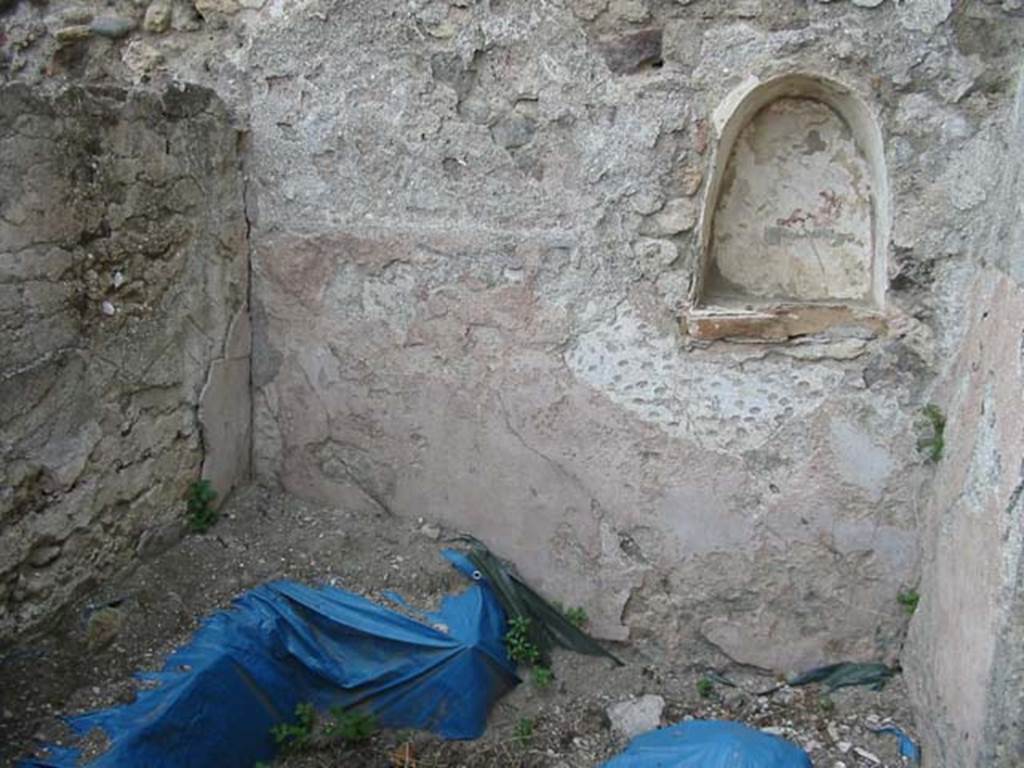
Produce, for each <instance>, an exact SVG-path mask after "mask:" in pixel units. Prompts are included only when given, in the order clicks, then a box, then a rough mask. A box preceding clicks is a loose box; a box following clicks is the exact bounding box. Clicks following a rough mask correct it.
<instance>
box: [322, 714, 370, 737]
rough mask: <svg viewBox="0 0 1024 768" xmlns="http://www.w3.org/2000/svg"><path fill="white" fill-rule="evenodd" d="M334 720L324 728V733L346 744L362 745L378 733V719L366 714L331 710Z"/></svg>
mask: <svg viewBox="0 0 1024 768" xmlns="http://www.w3.org/2000/svg"><path fill="white" fill-rule="evenodd" d="M331 717H333V718H334V720H333V721H332V722H330V723H328V724H327V725H326V726H325V727H324V733H325V734H327V736H328V737H330V738H332V739H341V740H342V741H344V742H345V743H346V744H362V743H363V742H366V741H369V740H370V737H371V736H373V734H374V733H376V731H377V719H376V718H375V717H374V716H373V715H371V714H368V713H366V712H359V711H357V710H354V709H352V710H345V709H343V708H342V707H334V708H333V709H331Z"/></svg>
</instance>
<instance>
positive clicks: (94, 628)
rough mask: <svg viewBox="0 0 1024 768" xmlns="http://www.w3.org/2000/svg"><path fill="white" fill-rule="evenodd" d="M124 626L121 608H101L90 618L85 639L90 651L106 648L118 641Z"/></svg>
mask: <svg viewBox="0 0 1024 768" xmlns="http://www.w3.org/2000/svg"><path fill="white" fill-rule="evenodd" d="M123 625H124V612H123V611H122V610H121V609H119V608H109V607H108V608H100V609H99V610H98V611H95V612H94V613H93V614H92V616H90V617H89V621H88V623H87V624H86V628H85V639H86V643H87V644H88V646H89V650H91V651H98V650H100V649H102V648H106V647H107V646H108V645H110V644H111V643H112V642H114V640H116V639H117V636H118V634H119V633H120V632H121V627H122V626H123Z"/></svg>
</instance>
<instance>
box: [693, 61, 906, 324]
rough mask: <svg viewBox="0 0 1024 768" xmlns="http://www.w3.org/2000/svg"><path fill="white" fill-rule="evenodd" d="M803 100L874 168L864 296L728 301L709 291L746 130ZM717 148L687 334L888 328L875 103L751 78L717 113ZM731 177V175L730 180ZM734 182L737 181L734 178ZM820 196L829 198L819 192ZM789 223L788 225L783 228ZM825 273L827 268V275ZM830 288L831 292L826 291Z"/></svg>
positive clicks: (809, 79) (788, 77)
mask: <svg viewBox="0 0 1024 768" xmlns="http://www.w3.org/2000/svg"><path fill="white" fill-rule="evenodd" d="M789 101H793V102H794V103H795V102H797V101H799V102H802V103H806V104H807V105H815V104H816V105H818V107H819V109H820V107H821V106H824V107H825V108H827V110H828V111H830V113H831V114H833V115H834V116H835V117H836V118H837V119H838V123H837V125H841V126H842V127H843V130H844V131H847V132H848V135H849V136H850V137H851V139H852V144H853V146H855V147H856V151H857V152H858V153H859V158H860V159H861V160H862V161H863V165H864V166H865V167H866V170H867V177H868V178H867V189H868V192H867V196H868V199H869V202H868V206H869V207H868V212H867V216H868V219H867V222H866V224H865V226H867V227H868V229H869V234H868V235H867V236H866V237H865V238H864V242H863V243H862V247H863V248H864V249H865V250H864V253H863V267H862V268H863V269H864V270H865V272H864V274H863V275H861V277H860V279H862V281H863V283H862V290H860V292H859V294H858V295H849V292H847V293H846V294H844V295H837V296H830V295H828V291H827V290H824V291H823V292H822V295H814V296H809V297H803V296H792V295H770V291H769V294H768V295H753V294H752V295H750V296H738V297H735V298H730V299H723V297H722V296H720V295H716V293H715V289H714V288H712V289H711V290H709V288H711V286H710V285H709V284H710V283H711V282H712V281H711V280H709V275H711V274H712V271H713V269H717V264H716V262H715V258H716V229H715V225H716V213H718V210H719V207H720V204H721V203H722V200H723V190H727V189H728V186H729V184H731V183H733V182H734V181H735V177H736V175H737V173H738V172H737V171H735V170H734V169H732V168H731V167H730V163H731V162H732V160H733V157H734V152H735V151H736V150H737V142H738V140H739V139H740V137H741V134H744V130H745V129H748V127H749V128H750V130H757V128H756V125H755V120H756V119H760V118H759V115H762V114H765V113H767V110H768V109H769V108H771V107H772V106H773V105H777V104H783V103H785V102H789ZM711 127H712V130H713V149H712V154H711V159H710V173H709V181H708V184H707V186H706V188H705V192H704V197H703V200H702V203H701V211H700V218H699V220H698V241H697V247H698V253H697V263H696V269H695V271H694V279H693V281H692V283H691V287H690V294H689V296H688V307H687V310H686V312H685V315H684V318H683V326H684V330H685V331H686V332H687V333H688V334H689V335H690V336H691V337H695V338H698V339H708V340H713V339H721V338H731V337H737V338H754V339H761V340H768V341H784V340H786V339H789V338H792V337H796V336H805V335H809V334H814V333H820V332H823V331H827V330H828V329H829V328H832V327H836V326H849V325H857V326H863V327H866V328H868V329H869V330H871V331H872V332H874V333H878V332H880V331H881V330H883V329H884V325H885V323H884V306H885V293H886V286H887V266H886V262H887V246H888V242H889V232H890V227H891V211H890V201H889V179H888V172H887V169H886V163H885V151H884V149H885V148H884V142H883V137H882V131H881V127H880V125H879V121H878V119H877V118H876V116H875V114H874V112H873V111H872V109H871V108H870V107H869V105H868V103H867V102H866V101H865V100H864V99H863V98H862V97H861V96H860V95H859V94H857V93H856V92H855V91H854V90H853V89H852V88H850V87H849V86H846V85H844V84H842V83H840V82H838V81H836V80H833V79H831V78H827V77H823V76H820V75H815V74H810V73H805V72H796V73H789V74H783V75H779V76H776V77H773V78H770V79H767V80H760V79H757V78H755V77H751V78H749V79H748V80H747V81H745V82H744V83H743V84H741V85H740V86H739V87H737V88H736V89H735V90H733V91H732V92H731V93H730V94H729V95H728V96H727V97H726V98H725V99H724V100H723V101H722V103H721V104H720V105H719V107H718V108H717V109H716V110H715V112H714V114H713V115H712V126H711ZM730 174H731V175H730ZM730 179H731V180H730ZM818 194H819V195H820V194H822V193H821V192H818ZM779 223H782V222H779ZM822 272H823V274H824V268H823V269H822ZM826 288H827V286H826Z"/></svg>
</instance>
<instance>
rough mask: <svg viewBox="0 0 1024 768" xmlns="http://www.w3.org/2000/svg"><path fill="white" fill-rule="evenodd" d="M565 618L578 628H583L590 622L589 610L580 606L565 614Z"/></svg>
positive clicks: (570, 609)
mask: <svg viewBox="0 0 1024 768" xmlns="http://www.w3.org/2000/svg"><path fill="white" fill-rule="evenodd" d="M565 618H567V619H568V620H569V621H570V622H572V623H573V624H574V625H575V626H577V627H582V626H583V625H584V624H586V623H587V622H588V621H590V617H589V616H587V609H586V608H584V607H583V606H580V605H577V606H576V607H575V608H569V609H568V610H567V611H566V612H565Z"/></svg>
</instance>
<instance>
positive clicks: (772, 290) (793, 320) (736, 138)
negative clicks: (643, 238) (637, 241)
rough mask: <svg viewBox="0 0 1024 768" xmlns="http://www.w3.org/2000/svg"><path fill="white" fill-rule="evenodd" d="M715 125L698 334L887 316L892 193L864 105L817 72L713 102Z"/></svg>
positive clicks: (692, 324)
mask: <svg viewBox="0 0 1024 768" xmlns="http://www.w3.org/2000/svg"><path fill="white" fill-rule="evenodd" d="M713 127H714V131H715V138H716V141H715V144H714V150H713V153H712V157H711V164H712V167H711V174H710V180H709V184H708V186H707V189H706V192H705V197H704V201H703V205H702V210H701V217H700V222H699V235H700V239H699V247H700V258H699V263H698V269H697V272H696V275H695V280H694V283H693V288H692V293H691V296H690V306H691V309H690V311H689V312H688V317H687V326H688V329H689V332H690V333H691V335H695V336H698V337H704V338H720V337H726V336H754V337H761V338H789V337H791V336H799V335H804V334H808V333H813V332H816V331H819V330H823V329H825V328H827V327H829V326H832V325H837V324H849V323H851V322H858V323H863V324H868V325H873V326H880V325H881V309H882V307H883V303H884V298H885V284H886V282H885V274H886V270H885V255H886V244H887V243H888V239H889V204H888V200H889V194H888V177H887V174H886V169H885V156H884V152H883V144H882V134H881V130H880V129H879V126H878V122H877V120H876V119H875V117H874V115H873V114H872V112H871V110H870V109H869V108H868V106H867V104H865V102H864V101H863V100H862V99H861V98H860V97H859V96H858V95H857V94H855V93H854V92H853V91H851V90H850V89H849V88H847V87H846V86H844V85H842V84H840V83H837V82H834V81H832V80H827V79H824V78H821V77H817V76H814V75H808V74H789V75H783V76H781V77H776V78H773V79H771V80H768V81H764V82H761V81H756V80H753V79H751V80H750V81H748V82H747V83H744V84H743V85H742V86H741V87H740V88H738V89H737V90H736V91H734V92H733V93H732V94H730V96H729V97H727V98H726V100H725V101H724V102H723V104H722V105H721V106H720V107H719V109H718V110H716V112H715V114H714V116H713Z"/></svg>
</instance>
